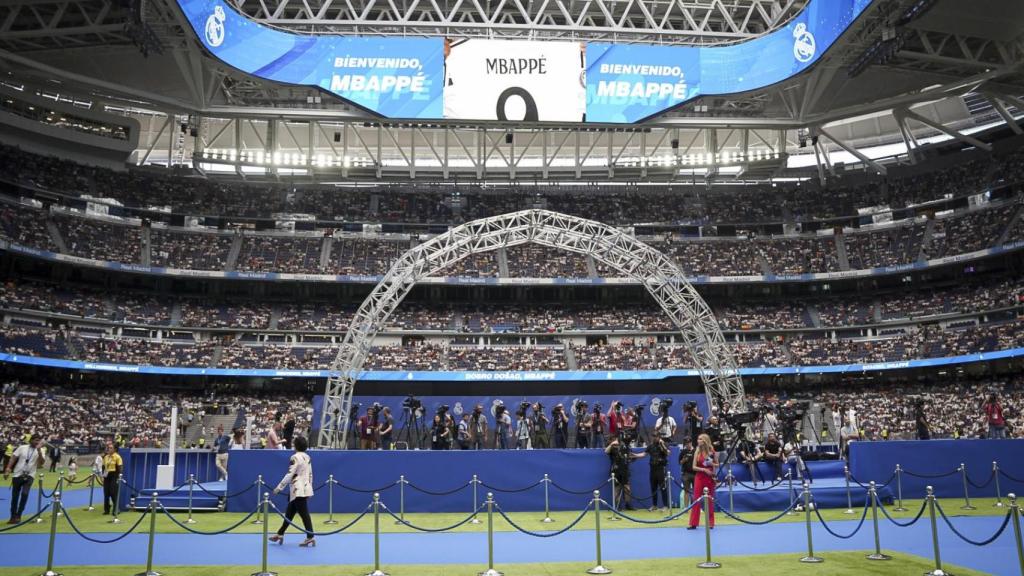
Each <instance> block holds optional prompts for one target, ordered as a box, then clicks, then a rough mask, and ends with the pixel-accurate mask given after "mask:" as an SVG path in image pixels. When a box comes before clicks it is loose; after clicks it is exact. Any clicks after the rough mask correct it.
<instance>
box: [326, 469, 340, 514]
mask: <svg viewBox="0 0 1024 576" xmlns="http://www.w3.org/2000/svg"><path fill="white" fill-rule="evenodd" d="M334 484H335V481H334V474H330V475H328V476H327V520H324V524H337V523H338V521H337V520H335V519H334Z"/></svg>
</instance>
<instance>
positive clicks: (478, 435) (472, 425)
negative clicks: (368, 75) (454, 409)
mask: <svg viewBox="0 0 1024 576" xmlns="http://www.w3.org/2000/svg"><path fill="white" fill-rule="evenodd" d="M486 442H487V416H485V415H484V407H483V405H482V404H477V405H476V406H475V407H474V408H473V414H472V415H470V417H469V445H470V448H472V449H473V450H483V449H484V446H485V444H486Z"/></svg>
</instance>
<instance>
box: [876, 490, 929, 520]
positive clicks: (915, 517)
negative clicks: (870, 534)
mask: <svg viewBox="0 0 1024 576" xmlns="http://www.w3.org/2000/svg"><path fill="white" fill-rule="evenodd" d="M876 498H877V494H876ZM927 506H928V504H927V503H926V502H921V509H920V510H918V511H917V514H915V515H914V518H913V519H912V520H911V521H910V522H900V521H899V520H897V519H895V518H893V517H892V516H891V515H890V514H889V511H888V510H886V508H885V506H882V505H881V503H879V505H878V509H879V510H881V511H882V515H883V516H885V517H886V519H888V520H889V522H892V523H893V524H895V525H897V526H899V527H900V528H907V527H909V526H913V525H914V524H916V523H917V521H918V520H920V519H921V516H923V515H924V509H925V508H927Z"/></svg>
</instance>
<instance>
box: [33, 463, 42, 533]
mask: <svg viewBox="0 0 1024 576" xmlns="http://www.w3.org/2000/svg"><path fill="white" fill-rule="evenodd" d="M42 509H43V473H42V472H40V473H39V486H38V487H37V488H36V511H37V512H38V511H39V510H42ZM35 523H36V524H42V523H43V517H42V515H40V516H36V519H35Z"/></svg>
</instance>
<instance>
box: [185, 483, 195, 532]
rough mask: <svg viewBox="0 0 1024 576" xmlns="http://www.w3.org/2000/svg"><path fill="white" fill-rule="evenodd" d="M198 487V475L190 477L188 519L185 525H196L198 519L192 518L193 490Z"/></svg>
mask: <svg viewBox="0 0 1024 576" xmlns="http://www.w3.org/2000/svg"><path fill="white" fill-rule="evenodd" d="M195 485H196V475H195V474H189V475H188V518H186V519H185V524H195V523H196V519H195V518H193V517H192V488H193V487H194V486H195Z"/></svg>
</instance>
